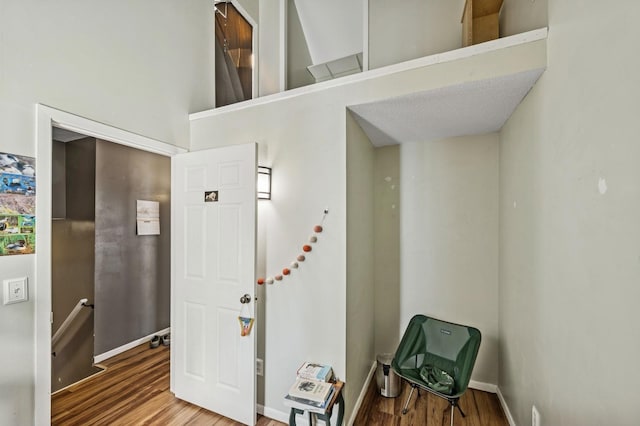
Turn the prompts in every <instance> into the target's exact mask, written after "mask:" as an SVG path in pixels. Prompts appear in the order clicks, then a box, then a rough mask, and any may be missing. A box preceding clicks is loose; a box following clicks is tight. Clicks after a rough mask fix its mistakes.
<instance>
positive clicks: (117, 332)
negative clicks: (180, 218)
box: [51, 127, 171, 392]
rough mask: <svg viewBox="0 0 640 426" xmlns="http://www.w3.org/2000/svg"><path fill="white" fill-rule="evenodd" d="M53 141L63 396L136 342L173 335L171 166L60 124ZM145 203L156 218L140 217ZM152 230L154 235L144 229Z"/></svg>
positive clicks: (56, 325) (57, 337)
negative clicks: (65, 128)
mask: <svg viewBox="0 0 640 426" xmlns="http://www.w3.org/2000/svg"><path fill="white" fill-rule="evenodd" d="M52 143H53V151H52V154H53V170H52V177H53V179H52V191H53V194H54V196H53V200H52V214H53V217H52V223H51V225H52V242H53V244H52V247H51V249H52V253H51V255H52V269H51V272H52V282H51V285H52V314H53V315H52V318H53V324H52V333H53V337H52V382H51V388H52V391H53V392H56V391H59V390H61V389H63V388H65V387H67V386H70V385H72V384H74V383H76V382H78V381H80V380H83V379H85V378H87V377H88V376H90V375H92V374H94V373H96V371H99V370H98V369H97V367H98V363H100V362H101V361H103V360H105V359H107V358H110V357H112V356H114V355H116V354H118V353H120V352H123V351H124V350H126V349H128V348H129V347H130V346H131V345H132V344H133V345H136V344H140V343H141V342H145V343H146V341H147V340H149V339H150V338H149V336H153V335H159V336H165V335H167V333H168V330H169V327H170V295H171V281H170V276H171V268H170V265H171V262H170V257H171V241H170V201H171V161H170V159H169V158H168V157H166V156H163V155H159V154H155V153H149V152H146V151H142V150H139V149H135V148H132V147H128V146H123V145H120V144H116V143H112V142H109V141H106V140H103V139H100V138H94V137H87V136H84V135H81V134H78V133H74V132H70V131H61V130H60V129H58V128H56V127H54V128H53V141H52ZM141 203H145V204H142V205H144V206H146V205H151V206H155V207H156V208H157V210H156V212H157V216H155V218H154V219H153V220H152V219H149V218H147V215H145V216H144V220H139V217H141V216H140V215H141V214H142V213H141V212H140V207H139V206H140V205H141ZM147 223H149V225H155V227H154V228H155V229H151V230H146V229H142V228H145V226H146V224H147ZM169 341H170V340H169V339H168V338H167V339H166V342H169Z"/></svg>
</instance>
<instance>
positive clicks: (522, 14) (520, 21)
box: [500, 0, 549, 37]
mask: <svg viewBox="0 0 640 426" xmlns="http://www.w3.org/2000/svg"><path fill="white" fill-rule="evenodd" d="M548 1H549V0H504V3H503V4H502V10H501V12H500V37H506V36H510V35H514V34H519V33H523V32H525V31H531V30H535V29H538V28H544V27H547V26H548V25H549V20H548V17H547V3H548Z"/></svg>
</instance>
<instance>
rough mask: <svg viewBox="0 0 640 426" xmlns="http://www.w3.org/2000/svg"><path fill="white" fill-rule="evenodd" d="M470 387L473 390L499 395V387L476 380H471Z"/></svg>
mask: <svg viewBox="0 0 640 426" xmlns="http://www.w3.org/2000/svg"><path fill="white" fill-rule="evenodd" d="M469 387H470V388H472V389H477V390H481V391H484V392H489V393H497V391H498V386H496V385H494V384H491V383H484V382H477V381H475V380H471V381H470V382H469Z"/></svg>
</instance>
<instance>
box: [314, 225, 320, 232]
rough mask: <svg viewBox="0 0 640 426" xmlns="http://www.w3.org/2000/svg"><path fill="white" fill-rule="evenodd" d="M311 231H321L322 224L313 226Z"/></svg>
mask: <svg viewBox="0 0 640 426" xmlns="http://www.w3.org/2000/svg"><path fill="white" fill-rule="evenodd" d="M313 231H314V232H318V233H320V232H322V226H320V225H316V226H314V227H313Z"/></svg>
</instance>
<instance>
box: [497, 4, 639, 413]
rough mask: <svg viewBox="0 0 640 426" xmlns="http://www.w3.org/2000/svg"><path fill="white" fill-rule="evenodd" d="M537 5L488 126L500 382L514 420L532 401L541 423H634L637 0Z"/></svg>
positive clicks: (636, 377) (636, 376)
mask: <svg viewBox="0 0 640 426" xmlns="http://www.w3.org/2000/svg"><path fill="white" fill-rule="evenodd" d="M548 13H549V37H548V55H549V57H548V64H549V65H548V69H547V71H546V72H545V73H544V74H543V75H542V77H541V78H540V80H539V81H538V83H537V84H536V86H535V87H534V88H533V90H532V91H531V92H530V93H529V95H528V96H527V97H526V98H525V100H524V101H523V102H522V104H521V105H520V106H519V108H518V109H517V110H516V112H515V113H514V115H513V116H512V117H511V118H510V119H509V120H508V122H507V123H506V125H505V126H504V128H503V130H502V132H501V141H500V156H501V157H500V183H501V184H500V190H501V199H500V214H501V224H500V233H501V240H500V241H501V249H500V258H501V265H500V340H501V351H500V360H501V362H500V389H501V391H502V393H503V394H504V396H505V399H506V401H507V403H508V404H509V407H510V409H511V412H512V414H513V416H514V418H515V421H516V422H517V424H519V425H526V424H530V423H531V420H530V417H531V405H533V404H535V405H536V406H537V407H538V408H539V410H540V414H541V419H542V424H544V425H604V424H610V425H635V424H638V419H639V418H640V405H638V383H640V369H639V368H637V359H638V353H640V340H639V339H638V336H640V325H639V324H640V323H639V322H638V319H637V313H638V300H640V286H639V285H638V282H640V268H639V263H640V261H639V259H640V249H639V248H638V241H639V240H640V227H639V226H638V218H639V217H640V185H639V182H640V168H639V167H638V158H640V144H639V143H638V124H637V123H638V112H639V109H638V99H640V85H639V84H638V77H637V69H638V67H640V59H639V58H638V55H637V54H636V52H637V41H638V40H639V39H640V28H639V27H638V25H637V22H636V17H637V16H638V15H639V14H640V5H639V4H638V3H636V2H615V3H611V2H607V3H603V2H583V1H578V0H566V1H551V2H549V10H548ZM605 377H606V379H605Z"/></svg>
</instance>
